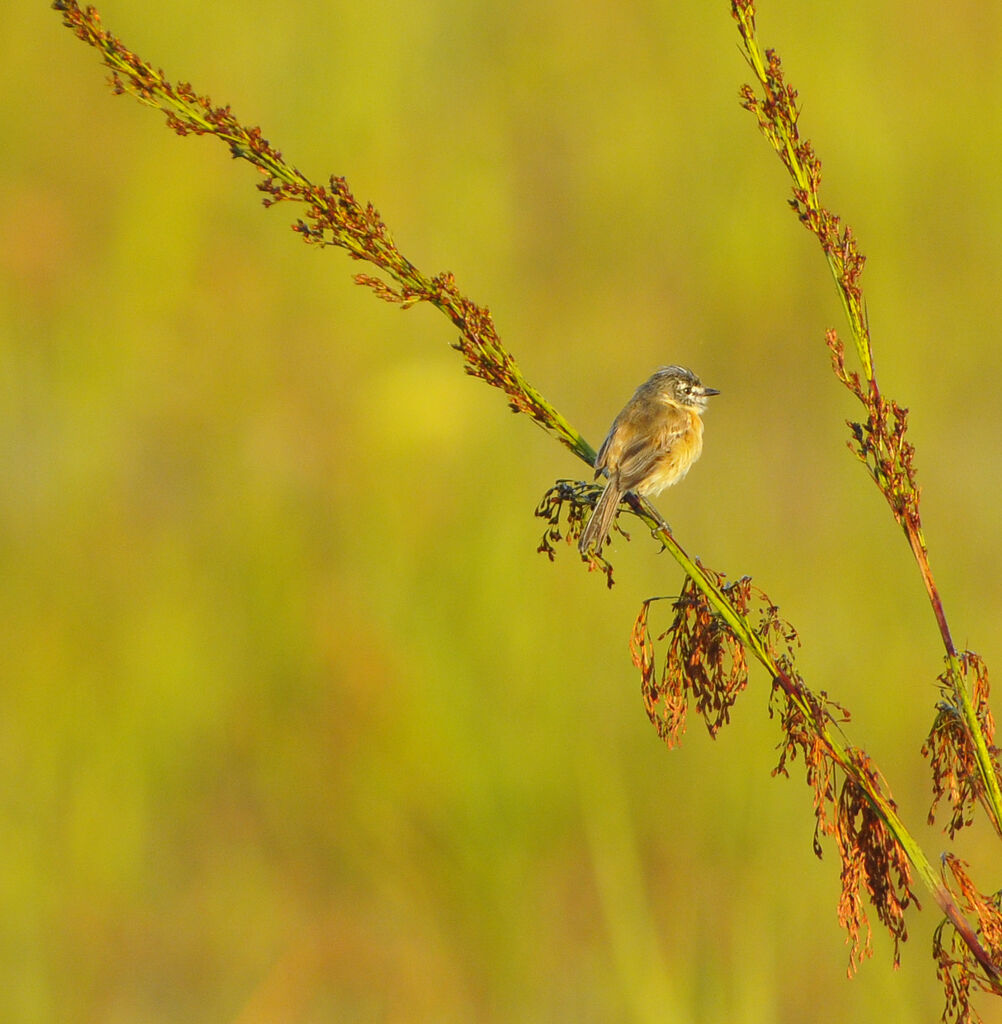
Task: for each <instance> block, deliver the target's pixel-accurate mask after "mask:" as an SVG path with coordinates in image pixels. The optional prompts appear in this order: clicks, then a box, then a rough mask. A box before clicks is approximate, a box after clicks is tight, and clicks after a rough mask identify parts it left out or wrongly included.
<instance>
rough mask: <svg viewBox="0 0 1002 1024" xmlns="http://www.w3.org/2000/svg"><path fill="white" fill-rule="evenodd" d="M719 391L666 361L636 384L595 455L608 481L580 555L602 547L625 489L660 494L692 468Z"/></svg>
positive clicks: (583, 536) (598, 472) (598, 473)
mask: <svg viewBox="0 0 1002 1024" xmlns="http://www.w3.org/2000/svg"><path fill="white" fill-rule="evenodd" d="M719 394H720V392H719V391H718V390H717V389H716V388H708V387H706V385H705V384H703V382H702V381H701V380H700V379H699V378H698V377H697V376H696V375H695V374H694V373H693V372H692V370H689V369H686V367H684V366H662V367H661V368H660V369H658V370H655V371H654V373H653V374H652V375H651V377H650V378H649V379H648V380H646V381H644V383H643V384H641V385H640V387H638V388H637V390H636V391H635V392H634V393H633V397H632V398H631V399H630V400H629V402H627V403H626V405H625V406H624V407H623V410H622V412H620V414H619V415H618V416H617V417H616V418H615V420H613V423H612V426H611V427H610V428H609V433H608V435H607V436H606V439H605V441H604V442H603V443H602V447H601V448H600V449H599V451H598V457H597V458H596V459H595V479H596V480H597V479H598V478H599V477H601V476H606V477H608V483H606V485H605V490H603V491H602V494H601V495H600V496H599V499H598V501H597V502H595V508H594V509H593V511H592V514H591V517H590V518H589V519H588V522H587V523H586V524H585V528H584V530H583V531H582V532H581V540H580V542H579V544H578V547H579V549H580V551H581V554H582V555H588V553H589V552H590V551H591V550H592V549H594V550H595V551H601V550H602V545H603V544H604V543H605V540H606V538H607V537H608V536H609V530H610V529H611V527H612V521H613V519H614V518H615V516H616V509H617V508H618V507H619V502H620V500H621V499H622V497H623V495H624V494H626V493H627V492H630V491H632V492H633V493H634V494H639V495H641V496H642V497H645V498H646V497H650V496H653V495H656V494H660V493H661V492H662V491H663V490H664V489H665V488H666V487H671V485H672V484H677V483H678V482H679V480H681V479H682V478H683V477H684V476H685V474H686V473H688V472H689V468H690V467H691V466H692V464H693V463H694V462H695V461H696V459H698V458H699V456H700V454H701V453H702V451H703V420H702V413H703V410H704V409H705V408H706V403H707V399H708V398H710V396H711V395H719Z"/></svg>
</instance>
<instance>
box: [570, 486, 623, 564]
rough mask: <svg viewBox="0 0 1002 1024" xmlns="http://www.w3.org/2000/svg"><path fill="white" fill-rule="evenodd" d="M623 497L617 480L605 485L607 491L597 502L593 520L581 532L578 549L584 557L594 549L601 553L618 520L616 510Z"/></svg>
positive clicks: (592, 515) (592, 514) (593, 511)
mask: <svg viewBox="0 0 1002 1024" xmlns="http://www.w3.org/2000/svg"><path fill="white" fill-rule="evenodd" d="M622 496H623V492H622V491H621V490H620V489H619V487H618V486H617V485H616V482H615V480H610V481H609V482H608V483H607V484H606V485H605V490H604V491H603V492H602V493H601V495H599V499H598V501H596V502H595V508H594V509H593V510H592V513H591V518H590V519H589V520H588V522H587V523H586V524H585V528H584V530H583V531H582V532H581V540H580V541H579V543H578V548H579V550H580V551H581V554H582V555H586V554H588V552H589V551H590V550H592V548H594V549H595V551H597V552H601V550H602V545H603V544H604V543H605V538H606V537H608V536H609V530H610V529H611V528H612V521H613V519H615V518H616V509H617V508H619V499H620V498H622Z"/></svg>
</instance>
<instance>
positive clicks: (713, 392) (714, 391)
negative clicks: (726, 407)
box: [703, 388, 720, 398]
mask: <svg viewBox="0 0 1002 1024" xmlns="http://www.w3.org/2000/svg"><path fill="white" fill-rule="evenodd" d="M703 394H704V396H705V397H707V398H709V397H710V395H719V394H720V392H719V391H718V390H717V389H716V388H703Z"/></svg>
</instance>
